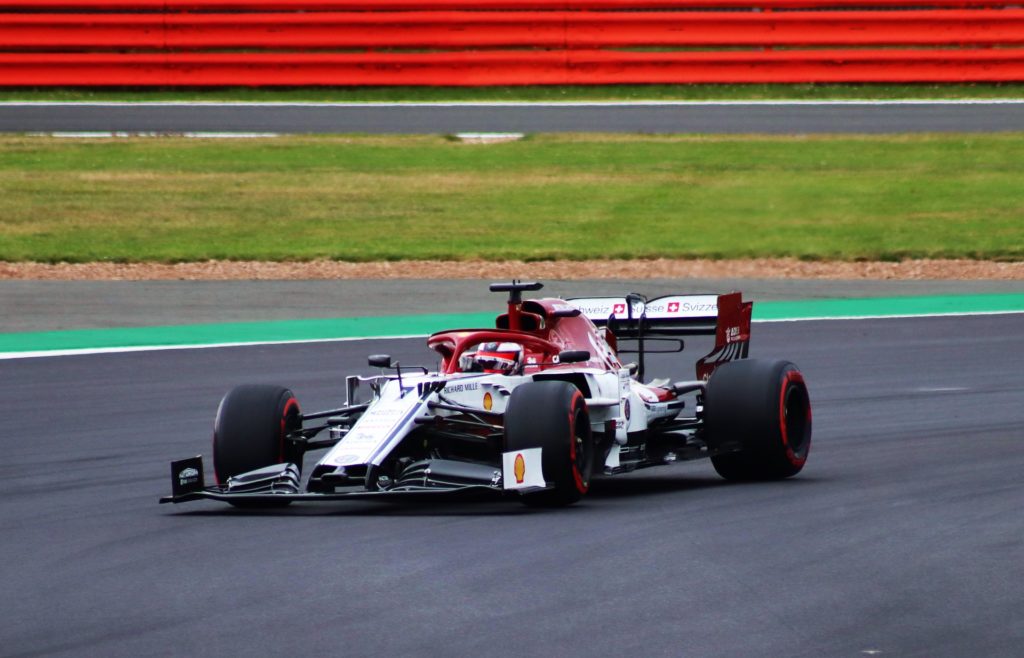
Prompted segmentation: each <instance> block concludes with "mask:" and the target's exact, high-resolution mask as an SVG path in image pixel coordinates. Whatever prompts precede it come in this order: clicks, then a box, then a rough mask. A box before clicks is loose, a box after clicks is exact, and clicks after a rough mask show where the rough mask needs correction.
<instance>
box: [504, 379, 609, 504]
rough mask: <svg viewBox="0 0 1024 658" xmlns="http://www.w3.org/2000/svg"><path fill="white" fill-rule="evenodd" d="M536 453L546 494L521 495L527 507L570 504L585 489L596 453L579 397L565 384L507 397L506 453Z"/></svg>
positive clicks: (532, 386) (522, 389)
mask: <svg viewBox="0 0 1024 658" xmlns="http://www.w3.org/2000/svg"><path fill="white" fill-rule="evenodd" d="M529 448H541V449H542V451H541V467H542V469H543V470H544V478H545V480H546V482H547V484H548V486H550V487H552V488H551V489H547V490H545V491H539V492H534V493H527V494H523V496H522V501H523V502H524V503H525V504H527V505H531V506H540V507H561V506H564V505H571V504H572V503H575V502H576V501H578V500H579V499H580V498H582V497H583V495H584V494H586V493H587V489H588V488H589V487H590V476H591V473H592V472H593V470H594V459H595V457H596V455H595V448H594V441H593V437H592V435H591V432H590V417H589V415H588V413H587V405H586V402H584V400H583V394H582V393H581V392H580V390H579V389H578V388H576V387H575V386H573V385H572V384H570V383H568V382H560V381H545V382H530V383H527V384H523V385H522V386H519V387H518V388H516V389H515V390H513V391H512V395H511V397H510V398H509V401H508V407H507V409H506V411H505V451H506V452H512V451H516V450H526V449H529Z"/></svg>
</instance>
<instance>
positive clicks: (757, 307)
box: [0, 292, 1024, 354]
mask: <svg viewBox="0 0 1024 658" xmlns="http://www.w3.org/2000/svg"><path fill="white" fill-rule="evenodd" d="M1022 312H1024V292H1020V293H1000V294H983V295H943V296H927V297H873V298H857V299H820V300H800V301H763V302H762V301H755V304H754V321H755V322H758V321H760V322H773V321H786V320H810V319H853V318H885V317H906V316H911V317H913V316H933V315H975V314H986V313H1022ZM495 315H496V311H495V312H488V313H458V314H439V313H438V314H426V315H409V316H385V317H373V318H329V319H305V320H280V321H271V322H226V323H212V324H187V325H173V326H159V327H124V328H113V329H74V330H65V331H40V332H23V333H0V354H5V353H24V352H48V351H54V352H56V351H69V350H108V349H109V350H116V349H118V348H136V349H138V348H144V347H153V348H161V347H172V346H176V347H200V346H209V345H225V344H252V343H282V342H308V341H328V340H358V339H370V338H389V337H401V336H423V335H427V334H430V333H432V332H435V331H440V330H443V329H449V328H457V327H488V326H493V321H494V316H495Z"/></svg>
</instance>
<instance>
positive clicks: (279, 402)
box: [213, 384, 302, 486]
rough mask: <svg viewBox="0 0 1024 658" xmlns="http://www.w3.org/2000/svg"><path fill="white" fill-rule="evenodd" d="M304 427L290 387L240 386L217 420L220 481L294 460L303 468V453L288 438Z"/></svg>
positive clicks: (215, 447)
mask: <svg viewBox="0 0 1024 658" xmlns="http://www.w3.org/2000/svg"><path fill="white" fill-rule="evenodd" d="M301 426H302V413H301V410H300V409H299V402H298V400H296V399H295V396H294V395H293V394H292V392H291V391H290V390H288V389H287V388H283V387H281V386H272V385H267V384H246V385H244V386H237V387H235V388H233V389H231V390H230V391H228V393H227V395H225V396H224V399H223V400H221V402H220V407H219V408H218V409H217V419H216V420H215V421H214V423H213V470H214V473H215V475H216V477H217V483H218V484H220V485H222V486H223V485H225V484H227V481H228V478H229V477H231V476H233V475H238V474H239V473H246V472H248V471H254V470H256V469H258V468H264V467H267V466H272V465H274V464H281V463H284V462H291V463H293V464H295V465H296V466H298V468H299V470H300V471H301V470H302V453H301V452H300V451H298V450H296V449H294V448H292V447H291V445H290V444H289V443H288V442H287V441H285V437H286V436H287V435H288V433H289V432H291V431H293V430H296V429H298V428H299V427H301Z"/></svg>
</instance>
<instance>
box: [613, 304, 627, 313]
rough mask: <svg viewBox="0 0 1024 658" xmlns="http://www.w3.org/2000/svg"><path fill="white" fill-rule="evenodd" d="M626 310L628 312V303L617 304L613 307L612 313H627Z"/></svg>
mask: <svg viewBox="0 0 1024 658" xmlns="http://www.w3.org/2000/svg"><path fill="white" fill-rule="evenodd" d="M625 312H626V305H625V304H616V305H615V308H613V309H612V313H614V314H615V315H620V314H622V313H625Z"/></svg>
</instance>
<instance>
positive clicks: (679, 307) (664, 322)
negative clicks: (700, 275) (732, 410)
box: [566, 292, 754, 380]
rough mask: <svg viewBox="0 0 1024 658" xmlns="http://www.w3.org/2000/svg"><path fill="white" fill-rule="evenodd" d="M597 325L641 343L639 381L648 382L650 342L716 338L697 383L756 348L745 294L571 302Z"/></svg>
mask: <svg viewBox="0 0 1024 658" xmlns="http://www.w3.org/2000/svg"><path fill="white" fill-rule="evenodd" d="M566 301H567V302H569V303H570V304H572V305H573V306H575V307H576V308H578V309H579V310H580V312H581V313H582V314H583V315H585V316H587V318H589V319H590V320H591V321H592V322H593V323H594V324H595V325H597V326H599V327H607V328H608V329H609V331H611V333H612V334H613V335H614V336H615V337H616V338H620V339H626V340H630V339H632V340H637V341H639V344H638V349H637V352H638V353H639V355H640V358H639V366H640V367H639V372H638V376H639V377H640V378H641V379H642V378H643V361H644V339H645V338H652V339H661V338H676V337H682V336H701V335H707V336H711V335H713V336H715V347H714V349H713V350H711V352H709V353H708V354H707V355H706V356H704V357H702V358H701V359H699V360H698V361H697V378H698V379H702V380H707V379H708V378H709V377H710V376H711V373H712V372H714V370H715V368H716V367H718V366H719V365H721V364H722V363H725V362H727V361H731V360H733V359H745V358H746V357H747V353H748V351H749V349H750V316H751V312H752V310H753V306H754V303H753V302H744V301H743V296H742V294H741V293H738V292H733V293H728V294H725V295H708V294H704V295H665V296H664V297H656V298H654V299H646V298H644V297H643V295H639V294H636V293H630V294H629V295H626V296H624V297H581V298H573V299H567V300H566Z"/></svg>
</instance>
